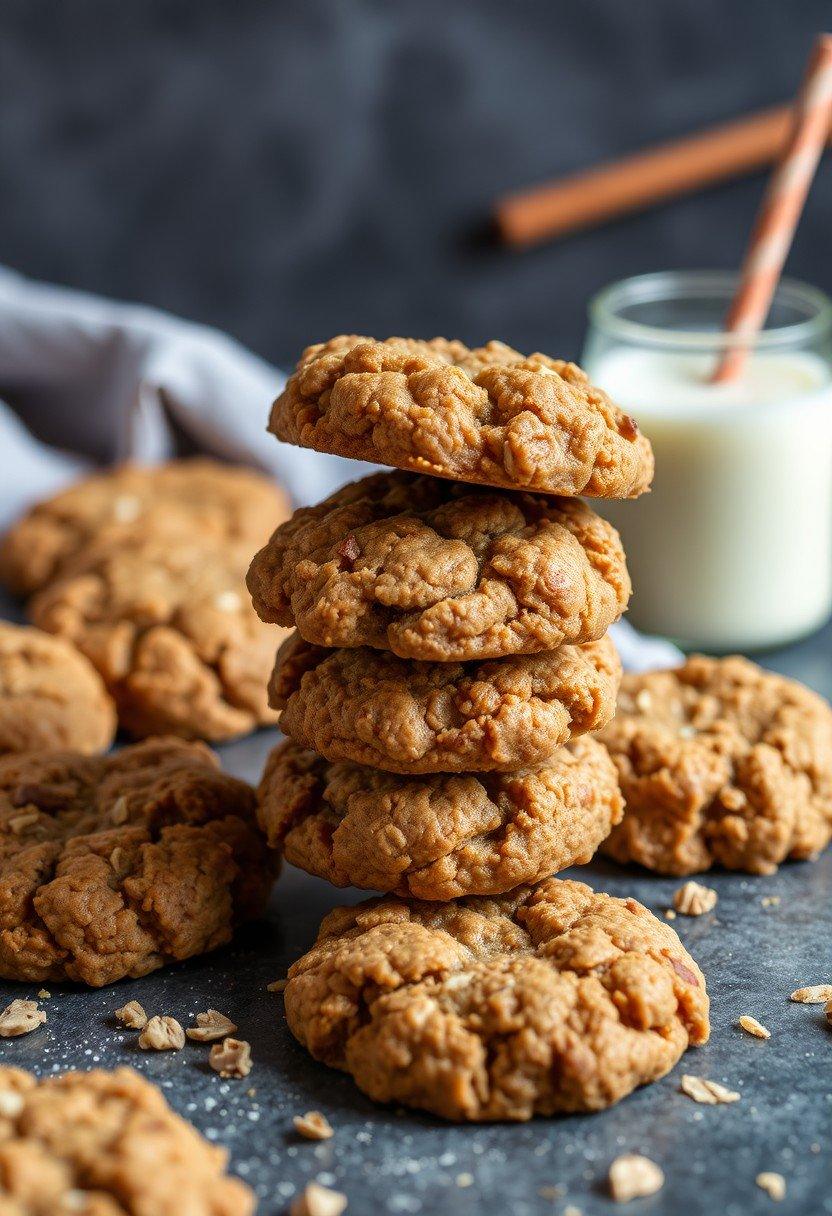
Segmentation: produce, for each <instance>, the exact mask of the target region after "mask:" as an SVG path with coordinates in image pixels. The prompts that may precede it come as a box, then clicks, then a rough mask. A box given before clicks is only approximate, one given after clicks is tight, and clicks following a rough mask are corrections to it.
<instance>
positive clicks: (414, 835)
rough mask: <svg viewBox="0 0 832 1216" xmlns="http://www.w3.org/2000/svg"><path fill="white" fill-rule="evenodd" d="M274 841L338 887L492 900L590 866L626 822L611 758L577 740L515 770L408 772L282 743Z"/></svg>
mask: <svg viewBox="0 0 832 1216" xmlns="http://www.w3.org/2000/svg"><path fill="white" fill-rule="evenodd" d="M257 797H258V811H257V814H258V819H259V822H260V826H261V827H262V829H263V831H264V832H265V833H266V836H267V838H268V841H269V844H271V845H272V846H274V847H275V848H279V849H281V850H282V851H283V853H284V854H285V856H286V859H287V860H288V861H289V862H291V864H292V865H296V866H299V867H300V869H302V870H306V871H307V872H308V873H310V874H315V875H317V876H318V877H319V878H325V879H326V880H327V882H330V883H333V884H334V885H335V886H338V887H347V886H353V887H363V888H365V889H367V890H370V891H395V892H397V893H398V894H399V895H413V896H416V897H417V898H418V899H456V898H457V897H458V896H461V895H493V894H497V893H499V892H501V891H510V890H511V888H512V887H516V886H517V885H518V884H519V883H521V882H534V881H536V880H537V879H538V878H543V877H545V876H547V875H549V874H553V873H555V872H556V871H559V870H565V869H566V868H567V866H572V865H583V864H585V863H586V862H588V861H589V860H590V859H591V857H592V856H593V854H594V853H595V850H596V849H597V848H598V846H599V844H600V843H601V841H602V840H603V839H604V837H605V836H607V835H608V834H609V831H610V828H611V827H612V825H613V824H614V823H617V822H618V820H619V819H620V818H621V805H622V804H621V794H620V792H619V789H618V782H617V780H616V776H615V767H614V766H613V764H612V762H611V760H610V758H609V756H608V754H607V752H606V751H605V749H604V748H603V747H602V746H601V744H600V743H596V742H595V740H594V739H589V738H584V739H577V740H575V742H574V743H570V744H568V745H567V746H566V747H564V748H561V749H560V750H559V751H557V752H556V753H555V755H554V756H553V757H552V758H551V759H550V760H549V761H547V763H546V764H545V765H541V766H540V767H539V768H534V769H519V770H517V771H516V772H513V773H478V774H475V773H464V774H463V773H460V774H453V773H439V774H432V775H428V776H419V777H414V776H410V777H403V776H399V775H398V774H395V773H384V772H380V771H379V770H377V769H372V768H367V767H365V766H364V765H362V764H347V763H344V762H341V763H330V762H329V761H327V760H324V759H322V758H321V757H320V756H318V755H316V754H315V752H310V751H304V750H303V749H302V748H300V747H298V746H297V744H295V743H291V742H288V743H283V744H281V745H280V746H279V747H277V748H275V750H274V751H273V752H272V754H271V756H270V757H269V760H268V762H267V764H266V769H265V772H264V774H263V779H262V781H261V782H260V787H259V789H258V794H257Z"/></svg>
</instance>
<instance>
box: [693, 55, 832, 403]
mask: <svg viewBox="0 0 832 1216" xmlns="http://www.w3.org/2000/svg"><path fill="white" fill-rule="evenodd" d="M830 122H832V35H829V34H821V35H820V36H819V37H818V38H817V40H816V41H815V45H814V47H813V48H812V53H811V55H810V56H809V63H808V65H807V68H806V74H805V75H804V77H803V83H802V84H801V87H800V91H799V92H798V95H797V97H796V99H795V103H794V117H793V119H792V125H791V131H790V133H789V137H788V139H787V141H786V145H785V147H784V149H783V152H782V154H781V155H780V158H779V159H778V162H777V164H776V166H775V168H774V170H773V172H772V174H771V177H770V179H769V183H768V187H767V189H766V192H765V195H764V197H763V201H762V203H761V205H760V209H759V211H758V212H757V217H756V219H755V221H754V227H753V229H752V231H751V237H750V239H749V242H748V249H747V251H746V255H745V260H744V262H743V264H742V269H741V270H740V281H739V285H738V287H737V291H736V294H735V295H734V299H733V300H732V302H731V307H730V308H729V310H728V315H727V316H726V318H725V331H726V333H729V334H736V335H738V336H740V337H748V338H749V339H751V338H753V337H754V335H756V334H757V333H759V331H760V329H761V328H762V326H763V325H764V324H765V320H766V317H767V316H768V310H769V308H770V307H771V301H772V297H773V296H774V292H775V290H776V288H777V284H778V282H779V281H780V275H781V274H782V272H783V265H784V263H785V261H786V258H787V256H788V253H789V249H790V248H791V244H792V239H793V237H794V233H795V229H796V228H797V224H798V221H799V220H800V215H801V213H802V211H803V205H804V203H805V202H806V195H807V194H808V193H809V187H810V185H811V184H812V179H813V177H814V176H815V170H816V169H817V166H818V161H819V160H820V157H821V153H822V152H823V148H824V144H825V142H826V138H827V136H828V134H829V126H830ZM748 353H749V346H748V345H745V344H742V345H739V346H735V347H732V348H731V349H730V350H728V351H726V352H725V354H724V355H723V356H722V358H721V360H720V362H719V365H718V366H717V369H716V371H715V372H714V374H713V377H712V380H713V381H714V383H718V382H721V381H725V380H733V379H734V378H735V377H736V376H738V375H739V374H740V373H741V372H742V369H743V367H744V366H745V362H746V359H747V358H748Z"/></svg>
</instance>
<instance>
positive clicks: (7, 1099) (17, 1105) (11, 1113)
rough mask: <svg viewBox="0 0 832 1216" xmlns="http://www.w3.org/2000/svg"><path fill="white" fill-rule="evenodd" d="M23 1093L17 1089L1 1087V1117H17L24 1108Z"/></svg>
mask: <svg viewBox="0 0 832 1216" xmlns="http://www.w3.org/2000/svg"><path fill="white" fill-rule="evenodd" d="M23 1105H24V1103H23V1094H19V1093H18V1092H17V1090H15V1089H0V1117H2V1118H3V1119H16V1118H17V1116H18V1115H19V1114H20V1112H21V1111H22V1110H23Z"/></svg>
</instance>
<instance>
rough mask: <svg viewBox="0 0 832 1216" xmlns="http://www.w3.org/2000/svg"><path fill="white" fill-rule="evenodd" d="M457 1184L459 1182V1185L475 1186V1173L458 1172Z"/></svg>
mask: <svg viewBox="0 0 832 1216" xmlns="http://www.w3.org/2000/svg"><path fill="white" fill-rule="evenodd" d="M456 1184H457V1186H461V1187H466V1186H473V1185H474V1175H473V1174H457V1176H456Z"/></svg>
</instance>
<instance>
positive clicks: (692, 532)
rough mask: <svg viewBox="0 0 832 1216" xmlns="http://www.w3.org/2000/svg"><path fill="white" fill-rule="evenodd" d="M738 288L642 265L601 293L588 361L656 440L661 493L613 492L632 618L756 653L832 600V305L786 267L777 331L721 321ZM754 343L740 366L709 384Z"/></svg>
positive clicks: (695, 642)
mask: <svg viewBox="0 0 832 1216" xmlns="http://www.w3.org/2000/svg"><path fill="white" fill-rule="evenodd" d="M736 285H737V279H736V276H735V275H733V274H723V273H717V272H684V273H683V272H669V273H663V274H648V275H640V276H638V277H636V278H632V279H625V280H623V281H622V282H620V283H615V284H613V285H612V286H611V287H608V288H606V289H605V290H604V291H602V292H601V293H600V294H599V295H597V296H595V298H594V299H593V300H592V301H591V303H590V305H589V321H590V326H589V333H588V335H587V341H586V347H585V350H584V356H583V366H584V367H585V369H586V371H587V373H588V375H589V377H590V379H591V380H592V381H593V383H595V384H597V385H599V387H601V388H603V389H605V390H606V391H607V392H608V393H609V394H610V396H611V397H612V398H613V400H614V401H616V402H617V403H618V404H619V405H620V406H621V407H622V408H623V409H625V410H626V411H627V412H628V413H630V414H632V415H633V416H634V417H635V418H636V419H637V420H638V422H639V425H640V426H641V428H642V430H643V431H644V432H645V434H646V435H647V436H648V438H649V439H650V440H651V442H652V444H653V450H654V452H655V455H656V476H655V480H654V483H653V490H652V492H651V493H650V494H647V495H644V496H643V497H642V498H640V499H638V500H637V501H635V502H626V503H623V502H622V503H618V502H611V503H607V502H603V503H600V504H599V507H600V510H601V511H602V512H603V513H604V514H605V515H607V516H608V518H609V519H611V520H612V522H613V523H614V524H615V526H616V527H617V528H618V529H619V530H620V532H621V535H622V538H623V540H624V545H625V548H626V550H627V558H628V564H629V568H630V573H631V575H632V579H633V586H634V594H633V600H632V604H631V609H630V620H631V621H632V623H633V624H634V625H636V626H637V627H638V628H640V629H644V630H648V631H649V632H651V633H660V634H664V635H665V636H667V637H671V638H673V640H674V641H677V642H678V643H679V644H680V645H681V646H683V647H685V648H686V649H694V648H701V649H707V650H711V651H715V652H723V653H725V652H727V651H730V650H756V649H762V648H765V647H770V646H775V645H780V644H783V643H785V642H788V641H791V640H794V639H795V638H798V637H801V636H803V635H805V634H807V633H810V632H811V631H813V630H814V629H816V628H817V627H818V626H820V625H821V624H822V623H823V622H824V621H825V620H826V619H827V618H828V616H829V613H830V610H832V361H831V356H832V346H830V335H831V334H832V302H830V300H829V299H828V297H827V296H825V295H824V294H823V292H821V291H818V290H817V289H815V288H813V287H808V286H806V285H804V284H802V283H796V282H791V281H788V280H784V281H783V282H781V284H780V285H779V287H778V289H777V292H776V294H775V298H774V301H773V304H772V308H771V312H770V315H769V318H768V321H767V324H766V327H765V329H764V330H762V331H761V333H760V334H758V335H757V336H755V337H752V338H751V340H750V342H749V339H748V338H742V337H739V336H737V335H729V334H725V333H723V332H722V330H721V326H722V323H723V319H724V317H725V314H726V311H727V309H728V305H729V302H730V300H731V298H732V296H733V294H734V290H735V288H736ZM742 346H748V348H749V350H748V358H747V360H746V363H745V366H744V369H743V372H742V374H741V375H740V376H739V377H738V378H737V379H736V380H734V381H731V382H728V383H720V384H712V383H710V382H709V377H710V376H711V374H712V372H713V370H714V369H715V367H716V366H717V363H718V362H719V359H720V357H721V356H722V355H723V354H724V353H725V352H726V351H728V350H730V349H732V348H736V347H742Z"/></svg>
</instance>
